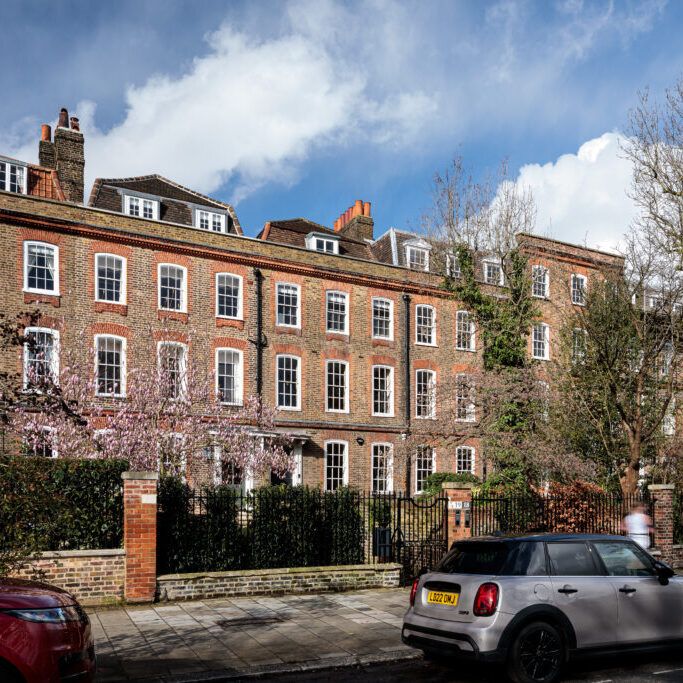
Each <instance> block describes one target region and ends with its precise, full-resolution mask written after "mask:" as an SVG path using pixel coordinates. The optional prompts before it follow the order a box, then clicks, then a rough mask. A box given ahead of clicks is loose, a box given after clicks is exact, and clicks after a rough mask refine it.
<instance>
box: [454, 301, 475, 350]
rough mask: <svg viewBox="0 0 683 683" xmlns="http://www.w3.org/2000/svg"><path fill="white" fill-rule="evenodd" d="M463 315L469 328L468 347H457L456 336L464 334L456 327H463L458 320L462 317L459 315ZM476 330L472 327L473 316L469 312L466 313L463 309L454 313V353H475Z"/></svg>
mask: <svg viewBox="0 0 683 683" xmlns="http://www.w3.org/2000/svg"><path fill="white" fill-rule="evenodd" d="M461 313H463V314H465V315H466V316H467V324H468V325H469V326H470V332H469V335H470V344H469V346H468V347H465V346H459V345H458V335H459V334H460V333H462V334H465V332H464V330H462V331H459V330H458V327H460V326H461V325H463V324H464V323H462V321H461V320H460V318H461V317H462V316H461V315H460V314H461ZM476 333H477V331H476V329H475V326H474V315H473V314H472V313H471V312H470V311H466V310H464V309H462V310H459V311H456V312H455V349H456V351H476Z"/></svg>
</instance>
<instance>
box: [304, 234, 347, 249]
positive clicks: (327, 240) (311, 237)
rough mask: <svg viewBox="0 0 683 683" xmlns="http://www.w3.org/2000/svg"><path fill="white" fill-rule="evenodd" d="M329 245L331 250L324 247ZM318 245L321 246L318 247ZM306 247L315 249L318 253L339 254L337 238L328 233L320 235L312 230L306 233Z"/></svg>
mask: <svg viewBox="0 0 683 683" xmlns="http://www.w3.org/2000/svg"><path fill="white" fill-rule="evenodd" d="M320 243H322V244H320ZM329 245H331V246H332V249H331V250H328V249H327V248H326V246H329ZM320 246H322V247H323V248H322V249H320V248H319V247H320ZM306 248H307V249H310V250H311V251H317V252H318V253H320V254H339V239H338V238H335V237H332V236H330V235H320V234H318V233H314V232H312V233H310V234H308V235H306Z"/></svg>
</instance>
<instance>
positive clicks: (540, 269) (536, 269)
mask: <svg viewBox="0 0 683 683" xmlns="http://www.w3.org/2000/svg"><path fill="white" fill-rule="evenodd" d="M537 273H540V274H541V275H542V278H543V279H542V280H541V278H540V277H538V276H537ZM541 282H542V283H543V294H537V293H536V291H535V290H536V285H537V284H540V283H541ZM531 296H533V297H535V298H537V299H548V298H549V297H550V272H549V271H548V267H547V266H543V265H541V264H540V263H536V264H534V265H533V266H531Z"/></svg>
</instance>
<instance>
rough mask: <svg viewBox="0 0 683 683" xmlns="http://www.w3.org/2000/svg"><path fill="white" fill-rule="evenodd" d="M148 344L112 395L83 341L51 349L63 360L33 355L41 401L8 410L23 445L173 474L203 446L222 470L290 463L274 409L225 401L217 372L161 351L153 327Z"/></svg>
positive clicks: (30, 390) (278, 468) (285, 467)
mask: <svg viewBox="0 0 683 683" xmlns="http://www.w3.org/2000/svg"><path fill="white" fill-rule="evenodd" d="M163 337H164V333H162V338H163ZM191 346H192V343H191V342H188V344H187V346H186V348H187V349H190V348H191ZM149 347H150V348H149V352H148V353H147V354H146V357H147V359H152V358H155V359H156V360H155V361H151V362H147V363H142V364H139V365H137V366H135V367H133V368H131V369H128V370H127V372H126V379H125V387H124V386H120V385H116V386H114V387H113V388H112V387H109V388H108V389H113V390H111V391H109V393H111V394H113V396H111V397H110V396H102V395H101V394H102V393H103V392H102V389H103V384H102V383H103V381H104V380H103V378H102V377H101V376H98V375H97V372H93V368H95V367H96V363H95V361H96V351H95V349H93V348H89V349H88V345H87V344H85V343H76V344H72V345H70V346H64V347H62V348H59V349H57V348H53V349H51V351H50V353H51V354H56V357H58V358H59V364H58V365H59V367H57V363H56V362H54V360H53V358H49V359H46V358H45V357H43V356H41V355H40V354H35V355H34V362H33V363H32V364H30V365H29V366H28V367H27V368H26V386H25V387H24V392H25V393H26V394H27V395H28V394H33V395H35V394H38V395H40V396H41V397H43V398H44V399H45V400H43V402H42V403H39V404H36V401H35V400H32V401H25V402H19V403H18V404H16V405H14V406H13V407H12V409H11V411H10V417H9V420H10V424H11V426H12V428H13V430H14V431H15V433H16V434H18V435H21V438H22V441H23V444H24V447H25V448H27V449H29V450H31V451H35V452H44V451H46V450H52V452H56V453H57V455H58V457H66V458H91V457H103V458H123V459H125V460H127V461H128V462H129V463H130V467H131V469H133V470H152V471H159V472H160V473H161V474H162V475H177V474H179V473H181V472H184V471H192V470H193V466H194V464H195V463H198V462H199V459H200V456H201V453H202V450H203V449H205V448H209V447H211V448H213V447H216V446H218V447H219V448H218V449H217V452H218V453H220V458H221V460H222V465H223V466H221V467H219V468H218V471H219V472H221V473H222V472H225V471H229V470H230V469H231V468H230V467H226V466H227V465H231V466H232V469H238V470H240V471H242V472H249V473H251V474H254V475H260V474H264V473H267V472H269V471H271V470H272V471H274V472H275V473H276V474H278V475H279V476H282V475H284V474H285V473H286V472H288V471H292V470H293V469H294V462H293V458H292V456H291V454H290V450H291V449H289V448H288V447H289V446H290V445H291V437H290V436H289V435H288V434H286V433H281V432H278V431H277V430H276V427H275V418H276V415H277V410H276V409H275V408H273V407H271V406H267V405H264V404H262V403H261V401H260V400H259V399H258V398H257V397H248V398H246V399H245V400H244V401H243V403H242V405H238V406H233V405H226V404H224V403H222V402H221V396H220V395H219V394H218V393H217V391H216V387H215V380H214V375H213V373H207V372H205V371H203V369H202V368H198V367H197V364H196V363H195V362H194V361H193V360H192V358H191V355H190V354H189V353H185V354H184V356H183V357H182V358H181V359H179V358H178V357H174V356H172V355H168V356H165V355H164V354H163V352H162V353H158V349H157V344H156V342H154V340H153V337H152V335H151V334H150V344H149ZM84 348H86V349H88V351H87V353H84V352H83V349H84ZM159 348H160V349H161V348H163V347H159ZM57 398H59V400H56V399H57ZM36 405H38V409H36Z"/></svg>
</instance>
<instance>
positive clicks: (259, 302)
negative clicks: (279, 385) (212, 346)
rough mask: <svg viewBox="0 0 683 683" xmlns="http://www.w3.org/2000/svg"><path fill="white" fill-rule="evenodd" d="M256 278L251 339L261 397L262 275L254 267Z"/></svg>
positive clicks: (257, 389) (258, 393) (262, 341)
mask: <svg viewBox="0 0 683 683" xmlns="http://www.w3.org/2000/svg"><path fill="white" fill-rule="evenodd" d="M254 279H255V280H256V340H251V342H252V344H254V345H255V346H256V394H257V396H258V397H259V399H260V398H261V394H262V393H263V349H264V348H265V346H266V343H267V342H266V340H265V338H264V334H263V275H262V274H261V271H260V270H259V269H258V268H254Z"/></svg>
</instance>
